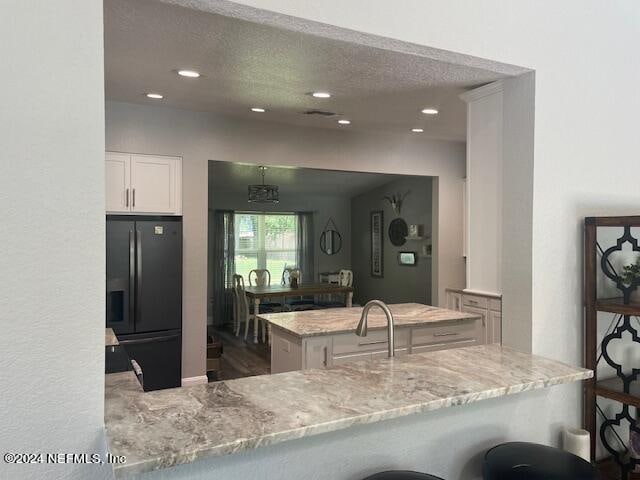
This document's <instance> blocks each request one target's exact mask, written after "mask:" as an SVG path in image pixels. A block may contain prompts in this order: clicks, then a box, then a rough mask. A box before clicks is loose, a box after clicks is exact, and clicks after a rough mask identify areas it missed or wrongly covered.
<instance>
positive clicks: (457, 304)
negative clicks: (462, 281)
mask: <svg viewBox="0 0 640 480" xmlns="http://www.w3.org/2000/svg"><path fill="white" fill-rule="evenodd" d="M447 308H448V309H449V310H458V311H460V310H462V294H461V293H458V292H447Z"/></svg>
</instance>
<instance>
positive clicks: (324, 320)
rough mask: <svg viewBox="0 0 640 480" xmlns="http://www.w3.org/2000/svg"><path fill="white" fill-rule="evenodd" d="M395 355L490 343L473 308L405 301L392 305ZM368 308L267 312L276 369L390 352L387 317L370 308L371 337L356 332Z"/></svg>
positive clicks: (273, 368)
mask: <svg viewBox="0 0 640 480" xmlns="http://www.w3.org/2000/svg"><path fill="white" fill-rule="evenodd" d="M389 308H390V310H391V313H392V314H393V317H394V324H395V354H396V355H405V354H412V353H423V352H430V351H434V350H444V349H449V348H458V347H470V346H473V345H481V344H483V343H484V338H485V335H484V332H483V329H484V325H483V324H482V317H481V316H480V315H476V314H473V313H468V312H460V311H455V310H448V309H444V308H438V307H433V306H430V305H422V304H419V303H400V304H392V305H389ZM361 314H362V307H353V308H331V309H326V310H307V311H300V312H283V313H271V314H263V315H260V316H259V317H260V318H261V319H263V320H265V321H266V322H268V324H269V326H270V331H271V373H282V372H289V371H294V370H305V369H308V368H326V367H332V366H337V365H342V364H344V363H348V362H353V361H358V360H372V359H376V358H384V357H385V356H387V343H388V342H387V320H386V317H385V315H384V313H383V312H382V311H381V310H379V309H376V308H373V309H372V310H371V311H370V312H369V319H368V320H369V321H368V329H369V333H368V335H367V336H366V337H359V336H357V335H356V334H355V330H356V326H357V325H358V321H359V320H360V315H361Z"/></svg>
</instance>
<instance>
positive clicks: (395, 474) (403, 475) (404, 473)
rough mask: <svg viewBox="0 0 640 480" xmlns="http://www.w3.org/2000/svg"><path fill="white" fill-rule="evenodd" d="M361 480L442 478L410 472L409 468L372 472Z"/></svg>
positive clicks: (440, 479) (438, 479) (437, 479)
mask: <svg viewBox="0 0 640 480" xmlns="http://www.w3.org/2000/svg"><path fill="white" fill-rule="evenodd" d="M363 480H443V479H442V478H440V477H434V476H433V475H429V474H426V473H420V472H411V471H409V470H389V471H387V472H380V473H374V474H373V475H371V476H369V477H367V478H365V479H363Z"/></svg>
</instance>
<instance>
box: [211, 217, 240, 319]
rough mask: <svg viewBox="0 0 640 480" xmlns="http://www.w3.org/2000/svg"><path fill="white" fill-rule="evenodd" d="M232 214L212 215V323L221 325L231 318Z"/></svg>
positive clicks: (233, 243)
mask: <svg viewBox="0 0 640 480" xmlns="http://www.w3.org/2000/svg"><path fill="white" fill-rule="evenodd" d="M234 231H235V230H234V213H233V211H231V210H216V211H215V212H214V214H213V236H214V238H213V259H212V265H213V278H212V283H213V288H212V295H213V323H214V325H223V324H224V323H227V322H231V321H232V318H233V295H232V291H231V286H232V284H231V282H232V280H233V274H234V273H235V269H236V267H235V234H234Z"/></svg>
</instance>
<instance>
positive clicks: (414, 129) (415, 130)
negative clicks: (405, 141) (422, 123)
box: [411, 128, 424, 133]
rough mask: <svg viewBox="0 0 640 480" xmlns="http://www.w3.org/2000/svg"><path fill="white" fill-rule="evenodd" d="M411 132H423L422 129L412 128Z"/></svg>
mask: <svg viewBox="0 0 640 480" xmlns="http://www.w3.org/2000/svg"><path fill="white" fill-rule="evenodd" d="M411 131H412V132H413V133H422V132H424V129H422V128H412V129H411Z"/></svg>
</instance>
